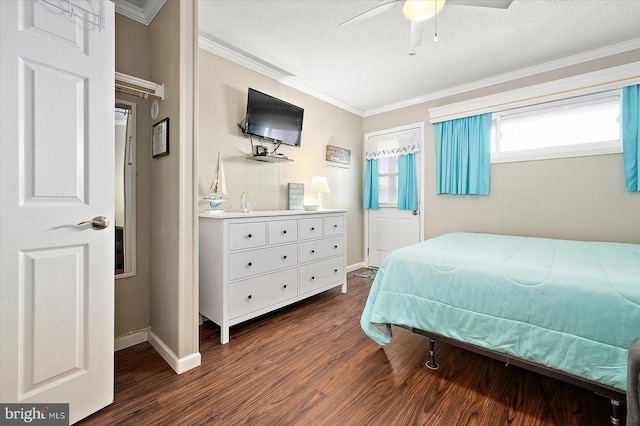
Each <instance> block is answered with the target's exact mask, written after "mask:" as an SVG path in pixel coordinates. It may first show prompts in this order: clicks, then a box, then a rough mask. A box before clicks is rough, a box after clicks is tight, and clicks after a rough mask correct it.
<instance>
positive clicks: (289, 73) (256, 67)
mask: <svg viewBox="0 0 640 426" xmlns="http://www.w3.org/2000/svg"><path fill="white" fill-rule="evenodd" d="M198 47H200V48H201V49H203V50H206V51H207V52H210V53H213V54H214V55H217V56H220V57H222V58H224V59H227V60H229V61H231V62H234V63H236V64H238V65H241V66H243V67H245V68H248V69H250V70H252V71H255V72H257V73H259V74H262V75H264V76H266V77H269V78H272V79H274V80H276V81H278V82H280V83H282V84H284V85H287V86H289V87H291V88H293V89H296V90H299V91H301V92H303V93H306V94H307V95H310V96H313V97H314V98H316V99H320V100H322V101H325V102H327V103H329V104H331V105H334V106H336V107H338V108H341V109H344V110H346V111H349V112H351V113H353V114H356V115H358V116H360V117H362V115H363V113H364V111H362V110H360V109H358V108H355V107H353V106H352V105H349V104H347V103H345V102H343V101H340V100H338V99H336V98H333V97H331V96H329V95H326V94H324V93H322V92H320V91H318V90H315V89H313V88H311V87H308V86H306V85H304V84H302V83H300V82H299V81H298V80H296V78H295V77H296V74H295V72H294V71H293V70H291V69H285V68H284V66H283V67H280V66H277V65H275V64H273V63H271V62H268V61H265V60H263V59H261V58H259V57H257V56H255V55H252V54H249V53H247V52H245V51H243V50H240V49H238V48H234V47H230V46H225V45H223V44H221V43H220V42H216V41H213V40H211V39H210V38H209V37H206V36H204V35H200V36H199V37H198ZM288 68H290V67H288Z"/></svg>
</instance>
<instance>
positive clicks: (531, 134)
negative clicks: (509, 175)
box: [499, 97, 620, 152]
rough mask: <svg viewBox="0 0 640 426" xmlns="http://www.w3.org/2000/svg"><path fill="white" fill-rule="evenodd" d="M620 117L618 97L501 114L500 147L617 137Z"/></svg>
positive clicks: (506, 149)
mask: <svg viewBox="0 0 640 426" xmlns="http://www.w3.org/2000/svg"><path fill="white" fill-rule="evenodd" d="M619 118H620V99H619V98H617V97H614V98H604V99H601V100H599V101H595V102H593V101H592V102H584V103H573V104H567V105H563V106H559V107H552V106H550V107H549V108H543V109H538V110H535V111H531V112H527V113H522V114H514V115H512V116H509V115H504V116H502V118H501V122H500V129H499V131H500V151H501V152H512V151H520V150H530V149H540V148H548V147H555V146H570V145H578V144H585V143H594V142H605V141H615V140H619V139H620V122H619Z"/></svg>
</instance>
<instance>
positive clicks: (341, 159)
mask: <svg viewBox="0 0 640 426" xmlns="http://www.w3.org/2000/svg"><path fill="white" fill-rule="evenodd" d="M327 161H332V162H334V163H340V164H351V150H350V149H345V148H340V147H338V146H333V145H327Z"/></svg>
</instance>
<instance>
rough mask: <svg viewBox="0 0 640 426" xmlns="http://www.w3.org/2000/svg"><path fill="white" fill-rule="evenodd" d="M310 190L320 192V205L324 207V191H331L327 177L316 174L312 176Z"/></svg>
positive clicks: (326, 192)
mask: <svg viewBox="0 0 640 426" xmlns="http://www.w3.org/2000/svg"><path fill="white" fill-rule="evenodd" d="M309 192H317V193H318V206H319V208H322V198H321V197H322V195H321V194H322V193H325V194H328V193H329V192H331V191H329V184H328V183H327V178H326V177H324V176H314V177H313V178H311V185H309Z"/></svg>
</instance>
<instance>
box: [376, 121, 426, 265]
mask: <svg viewBox="0 0 640 426" xmlns="http://www.w3.org/2000/svg"><path fill="white" fill-rule="evenodd" d="M423 146H424V123H415V124H409V125H406V126H400V127H394V128H392V129H384V130H380V131H376V132H371V133H367V134H365V156H368V155H369V154H370V153H375V159H376V160H375V161H376V162H377V164H378V169H379V170H378V171H379V176H378V186H379V192H378V202H379V205H380V208H379V209H376V210H369V209H368V210H365V244H366V250H367V252H366V256H365V260H366V263H367V265H368V266H375V267H379V266H380V265H382V262H383V261H384V259H385V258H386V257H387V256H388V255H389V254H390V253H391V252H392V251H394V250H397V249H400V248H403V247H407V246H410V245H412V244H416V243H418V242H420V241H422V235H423V229H422V223H423V222H422V219H421V214H422V203H421V202H420V201H418V206H419V207H418V210H415V211H411V210H398V208H397V207H398V193H399V187H398V185H399V181H400V179H401V178H400V176H399V174H398V173H399V166H398V157H397V156H393V155H390V154H389V152H394V151H396V152H397V151H400V150H402V151H404V149H399V148H407V147H410V152H411V151H414V152H415V154H414V156H415V158H414V161H415V174H416V175H415V178H416V189H417V191H418V199H419V198H420V194H422V176H424V171H423V170H424V167H423V162H422V157H423V155H424V154H423V153H422V147H423ZM367 158H369V157H367Z"/></svg>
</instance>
